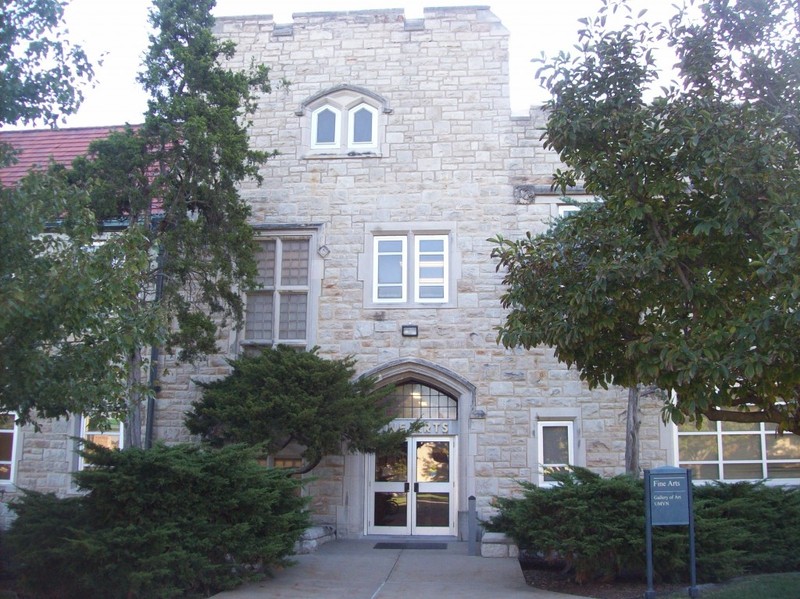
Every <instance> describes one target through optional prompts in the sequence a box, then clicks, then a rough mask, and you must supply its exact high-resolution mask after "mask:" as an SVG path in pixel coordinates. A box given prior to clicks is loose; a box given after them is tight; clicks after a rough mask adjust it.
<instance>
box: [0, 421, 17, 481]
mask: <svg viewBox="0 0 800 599" xmlns="http://www.w3.org/2000/svg"><path fill="white" fill-rule="evenodd" d="M0 416H7V417H9V418H11V419H12V421H13V426H12V428H11V429H10V432H9V430H6V429H0V435H11V460H10V461H9V462H6V461H5V460H4V461H2V462H0V465H8V467H9V472H8V478H7V479H5V478H4V479H0V485H2V486H5V485H13V484H14V481H15V480H16V476H17V444H18V443H19V426H17V415H16V414H15V413H14V412H2V413H0Z"/></svg>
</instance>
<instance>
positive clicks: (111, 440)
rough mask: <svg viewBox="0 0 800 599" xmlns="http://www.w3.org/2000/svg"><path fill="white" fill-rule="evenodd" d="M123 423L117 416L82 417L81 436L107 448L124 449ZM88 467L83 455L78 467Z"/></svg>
mask: <svg viewBox="0 0 800 599" xmlns="http://www.w3.org/2000/svg"><path fill="white" fill-rule="evenodd" d="M123 426H124V425H123V424H122V421H121V420H117V419H116V418H88V417H86V416H84V417H83V418H81V437H82V438H83V439H86V440H87V441H89V442H91V443H94V444H95V445H101V446H102V447H105V448H107V449H122V440H123V437H122V434H123ZM85 467H86V464H85V463H84V460H83V456H81V457H80V459H79V460H78V469H79V470H83V469H84V468H85Z"/></svg>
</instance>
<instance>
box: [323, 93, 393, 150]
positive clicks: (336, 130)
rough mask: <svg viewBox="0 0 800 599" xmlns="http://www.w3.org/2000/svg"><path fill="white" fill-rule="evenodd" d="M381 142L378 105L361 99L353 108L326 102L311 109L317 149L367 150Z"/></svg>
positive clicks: (372, 148)
mask: <svg viewBox="0 0 800 599" xmlns="http://www.w3.org/2000/svg"><path fill="white" fill-rule="evenodd" d="M343 140H346V141H343ZM377 146H378V110H377V109H376V108H375V107H373V106H371V105H369V104H366V103H360V104H358V105H356V106H354V107H353V108H350V109H349V110H344V109H342V110H340V109H339V108H337V107H336V106H334V105H333V104H331V103H326V104H323V105H322V106H320V107H319V108H317V109H316V110H314V111H313V112H312V113H311V147H312V148H313V149H317V150H331V151H334V150H352V151H366V150H374V149H375V148H377Z"/></svg>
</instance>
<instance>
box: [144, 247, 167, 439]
mask: <svg viewBox="0 0 800 599" xmlns="http://www.w3.org/2000/svg"><path fill="white" fill-rule="evenodd" d="M163 293H164V248H163V246H162V247H160V248H159V249H158V274H157V275H156V295H155V298H154V299H153V301H154V302H155V303H156V304H158V303H159V302H160V301H161V296H162V294H163ZM159 356H160V351H159V347H158V346H157V345H153V346H151V348H150V374H149V377H148V381H147V384H148V386H149V387H150V394H149V395H148V397H147V412H146V414H147V420H146V422H145V427H144V448H145V449H150V448H151V447H152V446H153V419H154V417H155V411H156V394H158V392H159V391H161V385H159V384H157V381H158V359H159Z"/></svg>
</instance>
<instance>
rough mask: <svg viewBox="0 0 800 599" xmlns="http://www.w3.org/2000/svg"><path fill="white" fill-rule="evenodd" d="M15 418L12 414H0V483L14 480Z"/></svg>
mask: <svg viewBox="0 0 800 599" xmlns="http://www.w3.org/2000/svg"><path fill="white" fill-rule="evenodd" d="M15 420H16V418H15V416H14V414H0V484H3V483H10V482H13V481H14V461H15V460H14V458H15V440H16V435H17V425H16V423H15Z"/></svg>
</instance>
